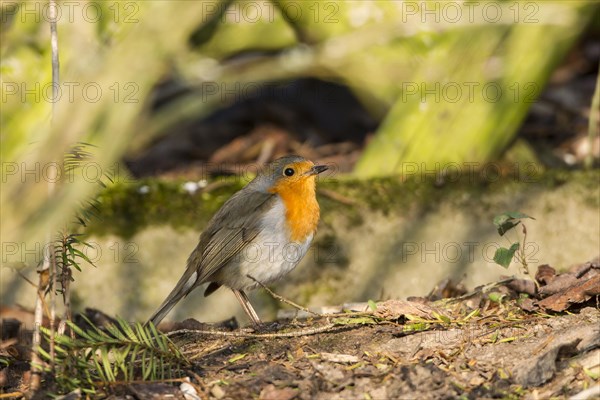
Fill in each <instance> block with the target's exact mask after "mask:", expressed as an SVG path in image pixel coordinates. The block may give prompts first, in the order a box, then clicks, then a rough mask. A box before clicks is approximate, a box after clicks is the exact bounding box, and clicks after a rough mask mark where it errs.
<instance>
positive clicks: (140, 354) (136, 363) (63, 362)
mask: <svg viewBox="0 0 600 400" xmlns="http://www.w3.org/2000/svg"><path fill="white" fill-rule="evenodd" d="M84 319H85V320H86V322H87V323H88V324H89V326H90V328H89V329H82V328H81V327H79V326H77V325H75V324H74V323H73V322H71V321H67V325H68V327H69V328H70V329H71V330H72V332H73V333H74V336H75V338H72V337H70V336H68V335H59V334H55V335H54V342H55V358H54V365H55V366H56V371H55V373H54V377H55V379H56V383H57V387H58V388H59V391H60V392H61V393H68V392H69V391H71V390H74V389H76V388H81V389H82V390H83V391H84V392H86V393H94V392H95V391H96V390H98V389H102V388H105V387H107V386H109V384H110V383H115V382H125V383H126V382H131V381H133V380H139V379H142V380H148V379H151V380H156V379H167V378H172V377H174V376H175V375H181V373H182V372H183V371H184V370H185V369H186V368H189V367H190V365H191V364H190V362H189V361H188V360H187V359H186V358H185V357H184V356H183V354H182V353H181V352H180V351H179V349H178V348H177V346H176V345H175V344H174V343H173V342H172V341H171V340H170V339H169V338H168V337H167V336H165V335H164V334H162V333H160V332H159V331H158V330H157V329H156V327H154V325H152V324H150V325H148V326H143V325H142V324H140V323H135V324H134V325H133V326H132V325H130V324H129V323H128V322H127V321H125V320H124V319H122V318H117V323H116V324H109V325H107V326H106V327H104V328H103V329H101V328H99V327H98V326H96V325H94V324H93V323H92V322H91V321H90V320H89V319H87V318H85V317H84ZM42 333H43V334H44V336H45V337H46V338H47V339H48V340H50V337H51V332H50V330H48V329H46V328H42ZM40 354H41V356H42V357H43V358H44V359H45V360H47V361H50V358H51V357H50V354H49V353H48V352H47V351H45V350H43V349H40Z"/></svg>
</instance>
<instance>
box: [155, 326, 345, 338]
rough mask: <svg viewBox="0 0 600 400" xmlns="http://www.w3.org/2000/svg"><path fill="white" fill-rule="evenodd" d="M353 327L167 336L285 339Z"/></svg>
mask: <svg viewBox="0 0 600 400" xmlns="http://www.w3.org/2000/svg"><path fill="white" fill-rule="evenodd" d="M349 326H352V325H336V324H334V323H328V324H326V325H323V326H319V327H317V328H308V329H300V330H297V331H292V332H278V333H245V332H223V331H213V330H197V329H179V330H177V331H172V332H168V333H166V334H165V335H166V336H168V337H171V336H175V335H179V334H182V333H195V334H198V335H213V336H225V337H237V338H263V339H264V338H284V337H300V336H310V335H316V334H319V333H324V332H335V331H338V330H344V329H348V327H349Z"/></svg>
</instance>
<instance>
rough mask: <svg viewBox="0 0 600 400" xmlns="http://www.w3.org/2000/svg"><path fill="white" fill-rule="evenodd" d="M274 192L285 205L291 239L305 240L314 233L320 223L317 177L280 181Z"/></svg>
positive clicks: (273, 189)
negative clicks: (316, 192) (316, 191)
mask: <svg viewBox="0 0 600 400" xmlns="http://www.w3.org/2000/svg"><path fill="white" fill-rule="evenodd" d="M271 192H272V193H277V194H278V195H279V196H280V197H281V199H282V200H283V204H284V205H285V209H286V211H285V217H286V221H287V225H288V228H289V230H290V239H291V240H293V241H295V242H304V241H305V240H306V238H307V237H308V236H309V235H310V234H314V233H315V231H316V230H317V225H318V223H319V215H320V213H319V203H317V198H316V194H315V177H314V176H308V177H305V178H302V179H300V180H295V181H285V180H282V181H280V182H278V183H277V184H276V185H275V186H273V188H271Z"/></svg>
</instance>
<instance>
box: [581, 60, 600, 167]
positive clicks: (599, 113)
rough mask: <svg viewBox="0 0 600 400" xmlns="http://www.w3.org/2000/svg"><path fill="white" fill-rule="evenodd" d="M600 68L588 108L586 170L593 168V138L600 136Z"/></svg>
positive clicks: (599, 68)
mask: <svg viewBox="0 0 600 400" xmlns="http://www.w3.org/2000/svg"><path fill="white" fill-rule="evenodd" d="M599 126H600V67H598V77H597V78H596V89H595V90H594V96H593V97H592V105H591V106H590V116H589V125H588V146H589V149H588V153H587V156H586V157H585V161H584V165H585V167H586V168H587V169H591V168H592V167H593V166H594V138H595V137H596V136H598V135H600V127H599Z"/></svg>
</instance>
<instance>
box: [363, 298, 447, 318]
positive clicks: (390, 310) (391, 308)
mask: <svg viewBox="0 0 600 400" xmlns="http://www.w3.org/2000/svg"><path fill="white" fill-rule="evenodd" d="M433 312H436V310H435V309H434V308H433V307H431V306H429V305H427V304H423V303H417V302H414V301H406V300H388V301H384V302H382V303H377V310H375V313H374V314H375V316H376V317H379V318H383V319H398V318H400V317H402V316H405V315H407V314H408V315H414V316H416V317H421V318H432V313H433Z"/></svg>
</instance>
